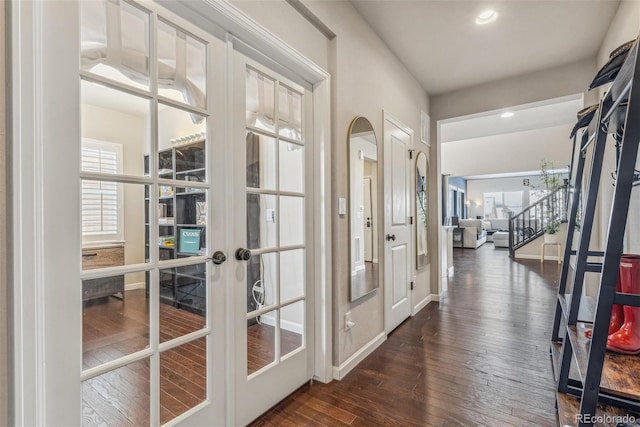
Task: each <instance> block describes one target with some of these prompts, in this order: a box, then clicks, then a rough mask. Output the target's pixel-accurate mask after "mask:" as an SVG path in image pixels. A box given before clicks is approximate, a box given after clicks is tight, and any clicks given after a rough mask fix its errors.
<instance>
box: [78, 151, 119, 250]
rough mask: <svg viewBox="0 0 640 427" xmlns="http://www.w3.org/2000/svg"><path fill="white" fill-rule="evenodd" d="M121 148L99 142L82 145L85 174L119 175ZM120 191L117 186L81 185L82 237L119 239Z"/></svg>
mask: <svg viewBox="0 0 640 427" xmlns="http://www.w3.org/2000/svg"><path fill="white" fill-rule="evenodd" d="M121 152H122V146H121V145H120V144H115V143H109V142H102V141H100V142H98V141H86V140H85V141H83V144H82V151H81V163H82V165H81V166H82V171H83V172H95V173H101V174H116V173H118V172H119V171H120V162H121ZM119 193H120V188H119V184H118V183H115V182H105V181H89V180H83V181H82V234H83V235H84V236H99V235H103V236H104V237H105V238H109V239H119V237H120V227H119V223H120V218H119V216H120V194H119Z"/></svg>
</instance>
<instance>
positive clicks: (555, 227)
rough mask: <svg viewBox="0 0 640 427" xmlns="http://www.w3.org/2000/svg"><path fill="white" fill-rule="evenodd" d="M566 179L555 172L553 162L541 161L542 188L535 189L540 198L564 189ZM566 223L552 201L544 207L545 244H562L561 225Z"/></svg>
mask: <svg viewBox="0 0 640 427" xmlns="http://www.w3.org/2000/svg"><path fill="white" fill-rule="evenodd" d="M564 185H565V184H564V179H563V176H562V174H560V173H556V172H555V164H554V162H552V161H548V160H546V159H542V160H541V161H540V186H539V187H534V188H535V189H536V190H538V191H539V192H540V194H539V196H540V197H545V196H548V195H550V194H552V193H553V192H554V191H556V190H557V189H559V188H561V187H563V186H564ZM563 222H566V219H565V218H559V217H558V216H557V214H556V213H555V211H554V209H553V208H552V200H549V201H548V203H546V206H544V210H543V214H542V225H543V228H544V242H545V243H560V242H561V240H562V235H561V233H560V224H562V223H563Z"/></svg>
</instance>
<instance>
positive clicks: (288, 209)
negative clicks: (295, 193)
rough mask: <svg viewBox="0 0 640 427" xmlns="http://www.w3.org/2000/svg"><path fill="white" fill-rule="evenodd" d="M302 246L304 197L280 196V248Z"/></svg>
mask: <svg viewBox="0 0 640 427" xmlns="http://www.w3.org/2000/svg"><path fill="white" fill-rule="evenodd" d="M303 244H304V197H289V196H280V247H282V246H291V245H303Z"/></svg>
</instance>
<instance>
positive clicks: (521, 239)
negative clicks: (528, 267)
mask: <svg viewBox="0 0 640 427" xmlns="http://www.w3.org/2000/svg"><path fill="white" fill-rule="evenodd" d="M568 196H569V192H568V187H567V185H564V186H562V187H559V188H557V189H556V190H554V191H552V192H551V193H549V194H547V195H546V196H545V197H543V198H541V199H540V200H538V201H537V202H535V203H533V204H532V205H530V206H528V207H526V208H524V209H523V210H522V212H520V213H518V214H516V215H513V216H512V215H510V216H509V256H510V257H511V258H513V257H514V254H515V251H516V250H517V249H519V248H521V247H522V246H524V245H526V244H527V243H529V242H531V241H533V240H534V239H536V238H538V237H540V236H542V235H543V234H544V230H545V228H546V227H547V225H549V224H550V223H551V222H553V221H560V222H563V221H566V219H567V200H568Z"/></svg>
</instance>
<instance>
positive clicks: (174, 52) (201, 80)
mask: <svg viewBox="0 0 640 427" xmlns="http://www.w3.org/2000/svg"><path fill="white" fill-rule="evenodd" d="M157 46H158V93H159V94H160V95H162V96H166V97H167V98H171V99H174V100H176V101H179V102H183V103H185V104H188V105H193V106H195V107H200V108H205V107H206V93H207V87H206V70H207V56H206V45H205V44H204V43H203V42H201V41H200V40H196V39H195V38H193V37H191V36H190V35H189V34H187V33H186V32H184V31H182V30H180V29H177V28H175V27H173V26H172V25H169V24H167V23H166V22H164V21H162V20H159V21H158V43H157Z"/></svg>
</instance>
